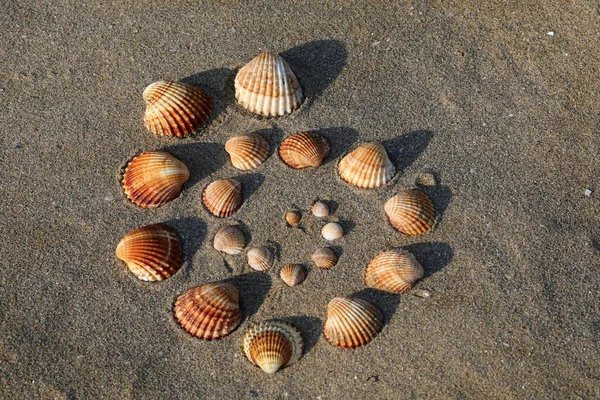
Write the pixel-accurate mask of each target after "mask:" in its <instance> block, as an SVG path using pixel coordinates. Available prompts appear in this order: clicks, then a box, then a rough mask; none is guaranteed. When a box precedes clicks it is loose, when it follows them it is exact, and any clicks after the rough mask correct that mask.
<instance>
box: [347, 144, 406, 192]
mask: <svg viewBox="0 0 600 400" xmlns="http://www.w3.org/2000/svg"><path fill="white" fill-rule="evenodd" d="M395 173H396V167H394V164H392V162H391V161H390V159H389V158H388V155H387V152H386V151H385V148H384V147H383V145H382V144H381V143H365V144H362V145H360V146H359V147H358V148H356V149H355V150H353V151H352V152H351V153H349V154H347V155H346V156H344V158H342V159H341V160H340V163H339V164H338V174H339V175H340V177H341V178H342V179H343V180H344V181H346V182H348V183H349V184H351V185H354V186H357V187H359V188H377V187H379V186H381V185H383V184H385V183H387V182H389V181H390V179H392V177H393V176H394V174H395Z"/></svg>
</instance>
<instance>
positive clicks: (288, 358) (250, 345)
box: [243, 321, 304, 374]
mask: <svg viewBox="0 0 600 400" xmlns="http://www.w3.org/2000/svg"><path fill="white" fill-rule="evenodd" d="M243 346H244V354H246V357H248V360H250V361H251V362H252V363H253V364H255V365H258V366H259V367H260V368H261V369H262V370H263V371H265V372H266V373H267V374H274V373H275V372H277V371H278V370H279V369H280V368H283V367H287V366H288V365H291V364H293V363H295V362H296V361H298V360H299V359H300V357H302V352H303V350H304V340H303V338H302V335H301V334H300V332H299V331H298V329H296V328H295V327H294V326H293V325H291V324H288V323H286V322H282V321H266V322H260V323H256V324H254V325H252V326H251V327H250V328H248V329H247V330H246V332H245V333H244V344H243Z"/></svg>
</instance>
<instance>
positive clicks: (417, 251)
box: [404, 242, 454, 278]
mask: <svg viewBox="0 0 600 400" xmlns="http://www.w3.org/2000/svg"><path fill="white" fill-rule="evenodd" d="M404 249H406V250H408V251H410V252H411V253H412V254H413V255H414V256H415V257H416V259H417V261H419V263H420V264H421V265H422V266H423V269H424V270H425V275H424V276H423V278H427V277H429V276H431V275H433V274H435V273H436V272H438V271H441V270H442V269H443V268H444V267H445V266H446V265H448V264H449V263H450V262H451V261H452V258H453V257H454V252H453V251H452V247H450V246H449V245H448V244H446V243H443V242H428V243H415V244H411V245H408V246H404Z"/></svg>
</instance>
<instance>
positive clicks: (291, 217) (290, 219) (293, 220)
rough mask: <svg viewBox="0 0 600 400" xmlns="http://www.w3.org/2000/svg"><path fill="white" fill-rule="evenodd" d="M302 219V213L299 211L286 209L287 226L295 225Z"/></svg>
mask: <svg viewBox="0 0 600 400" xmlns="http://www.w3.org/2000/svg"><path fill="white" fill-rule="evenodd" d="M301 219H302V214H300V212H299V211H288V212H286V213H285V222H287V224H288V225H289V226H296V225H298V224H299V223H300V220H301Z"/></svg>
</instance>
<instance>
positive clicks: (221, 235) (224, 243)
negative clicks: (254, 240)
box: [213, 226, 246, 255]
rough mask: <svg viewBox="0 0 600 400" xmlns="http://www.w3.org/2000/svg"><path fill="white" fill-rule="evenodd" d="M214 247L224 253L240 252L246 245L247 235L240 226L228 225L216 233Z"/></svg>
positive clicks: (234, 253)
mask: <svg viewBox="0 0 600 400" xmlns="http://www.w3.org/2000/svg"><path fill="white" fill-rule="evenodd" d="M213 247H214V248H215V250H217V251H221V252H223V253H227V254H231V255H236V254H240V253H241V252H242V251H243V250H244V248H245V247H246V237H245V236H244V234H243V233H242V231H241V230H240V229H239V228H236V227H235V226H226V227H223V228H221V229H219V230H218V231H217V233H216V234H215V238H214V240H213Z"/></svg>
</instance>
